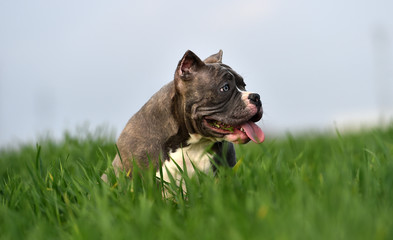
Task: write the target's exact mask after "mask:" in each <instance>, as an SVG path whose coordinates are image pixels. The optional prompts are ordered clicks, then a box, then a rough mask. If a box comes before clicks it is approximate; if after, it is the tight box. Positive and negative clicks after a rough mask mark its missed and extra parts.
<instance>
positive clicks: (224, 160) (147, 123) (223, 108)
mask: <svg viewBox="0 0 393 240" xmlns="http://www.w3.org/2000/svg"><path fill="white" fill-rule="evenodd" d="M222 55H223V52H222V50H220V51H219V52H218V53H216V54H213V55H211V56H210V57H208V58H206V59H205V60H204V61H202V60H201V59H200V58H199V57H198V56H197V55H196V54H195V53H193V52H192V51H190V50H188V51H187V52H186V53H185V54H184V56H183V57H182V58H181V60H180V61H179V63H178V65H177V68H176V71H175V76H174V80H173V81H171V82H169V83H168V84H166V85H165V86H164V87H162V88H161V89H160V90H159V91H158V92H157V93H155V94H154V95H153V96H152V97H151V98H150V100H149V101H148V102H147V103H146V104H145V105H144V106H143V107H142V108H141V109H140V110H139V111H138V112H137V113H136V114H135V115H134V116H133V117H131V119H130V120H129V121H128V123H127V124H126V126H125V128H124V130H123V131H122V132H121V134H120V136H119V138H118V141H117V147H118V154H117V155H116V157H115V158H114V160H113V162H112V165H113V167H114V171H115V173H116V175H117V174H118V172H119V171H120V170H123V171H126V172H128V174H130V173H132V168H133V161H135V163H136V164H137V166H138V167H139V168H141V169H147V168H149V167H151V166H149V165H150V164H153V165H154V166H153V167H154V168H155V169H157V174H156V176H157V177H160V176H161V177H163V180H164V181H167V182H169V181H170V177H169V174H170V175H172V176H173V177H174V179H176V180H179V178H180V174H179V169H178V166H183V164H186V165H185V166H186V168H187V173H188V175H189V176H192V175H193V174H194V173H195V169H194V168H198V169H199V170H201V171H203V172H209V171H215V170H216V166H217V165H222V164H225V165H227V166H229V167H233V166H234V165H235V164H236V153H235V149H234V145H233V143H239V144H243V143H247V142H249V141H250V140H252V141H254V142H256V143H261V142H263V141H264V139H265V135H264V133H263V131H262V130H261V129H260V128H259V127H258V126H257V125H256V124H255V122H257V121H259V120H260V119H261V118H262V115H263V109H262V102H261V99H260V95H259V94H257V93H252V92H247V91H246V89H245V86H246V84H245V83H244V80H243V78H242V77H241V76H240V75H239V74H237V73H236V72H235V71H234V70H233V69H232V68H231V67H229V66H228V65H225V64H223V63H222ZM119 154H120V155H119ZM160 166H161V167H162V169H163V171H162V175H161V174H160V171H159V169H160ZM130 177H131V175H130ZM102 179H103V180H104V181H107V176H106V174H103V175H102Z"/></svg>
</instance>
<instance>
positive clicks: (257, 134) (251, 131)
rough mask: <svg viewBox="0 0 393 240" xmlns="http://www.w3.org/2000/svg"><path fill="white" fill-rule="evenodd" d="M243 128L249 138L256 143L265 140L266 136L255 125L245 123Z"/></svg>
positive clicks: (249, 122)
mask: <svg viewBox="0 0 393 240" xmlns="http://www.w3.org/2000/svg"><path fill="white" fill-rule="evenodd" d="M241 127H242V128H243V129H244V131H245V132H246V134H247V136H248V137H249V138H250V139H251V140H253V141H254V142H256V143H261V142H263V140H265V134H264V133H263V132H262V129H260V128H259V127H258V126H257V125H256V124H255V123H253V122H251V121H248V122H246V123H243V124H242V125H241Z"/></svg>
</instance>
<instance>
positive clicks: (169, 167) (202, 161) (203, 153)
mask: <svg viewBox="0 0 393 240" xmlns="http://www.w3.org/2000/svg"><path fill="white" fill-rule="evenodd" d="M187 143H188V144H189V145H188V146H187V147H183V148H178V149H176V151H173V152H170V153H169V158H170V159H167V160H166V161H164V163H163V165H162V173H163V179H164V181H166V182H170V178H169V174H171V175H172V176H173V178H174V179H175V180H176V181H180V179H181V174H180V172H179V169H178V166H179V167H180V168H181V169H182V171H185V170H187V174H188V176H189V177H192V176H193V175H194V174H195V168H197V169H198V170H199V171H202V172H205V173H207V172H209V171H212V166H211V163H210V161H211V159H212V154H211V153H209V152H207V149H208V147H209V146H210V145H211V143H212V142H210V141H206V140H204V139H202V137H201V136H200V135H196V134H192V135H191V137H190V139H189V140H188V142H187ZM156 176H157V177H160V171H158V172H157V174H156Z"/></svg>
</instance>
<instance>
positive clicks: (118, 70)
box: [0, 0, 393, 145]
mask: <svg viewBox="0 0 393 240" xmlns="http://www.w3.org/2000/svg"><path fill="white" fill-rule="evenodd" d="M392 12H393V1H391V0H368V1H359V0H330V1H313V0H265V1H257V0H255V1H253V0H242V1H189V2H188V1H158V0H147V1H80V0H78V1H76V0H75V1H53V0H47V1H41V0H39V1H27V0H26V1H23V0H21V1H19V0H15V1H1V2H0V145H4V144H12V143H15V142H21V141H22V142H25V141H35V139H36V137H37V136H40V135H43V134H45V133H47V132H50V133H51V134H52V135H53V136H56V137H58V136H61V134H62V133H63V132H64V131H65V130H66V129H68V130H75V129H76V126H80V125H82V124H84V123H89V124H90V126H91V127H90V129H94V128H95V127H96V126H100V125H103V124H106V126H108V127H109V128H111V129H114V130H115V133H116V135H117V136H118V134H120V132H121V130H122V129H123V127H124V125H125V124H126V122H127V121H128V119H129V118H130V117H131V116H132V114H134V113H135V112H136V111H137V110H138V109H139V108H140V107H141V106H142V105H143V103H145V102H146V101H147V100H148V99H149V98H150V96H151V95H152V94H154V93H155V92H156V91H157V90H158V89H159V88H160V87H161V86H163V85H164V84H165V83H167V82H169V81H171V80H172V79H173V74H174V70H175V67H176V65H177V62H178V61H179V60H180V59H181V57H182V55H183V54H184V52H185V51H186V50H187V49H190V50H192V51H194V52H195V53H196V54H197V55H199V56H200V57H201V58H205V57H207V56H209V55H211V54H213V53H216V52H218V50H219V49H222V50H223V51H224V57H223V62H224V63H226V64H228V65H230V66H231V67H232V68H233V69H235V70H236V71H237V72H238V73H240V74H241V75H243V77H244V78H245V81H246V83H247V90H249V91H255V92H258V93H259V94H260V95H261V98H262V101H263V105H264V110H265V115H264V118H263V120H262V121H261V122H260V126H261V127H262V129H264V130H265V131H266V132H269V131H271V132H286V131H298V130H299V129H315V128H317V129H322V130H323V129H326V128H330V127H333V126H335V124H337V123H341V122H350V123H353V124H358V123H361V122H367V121H373V120H375V119H377V118H378V116H380V115H381V114H384V115H386V116H392V114H391V113H392V110H393V96H392V95H393V78H392V77H393V72H392V69H393V14H392ZM267 137H269V136H267Z"/></svg>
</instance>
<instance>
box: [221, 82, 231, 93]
mask: <svg viewBox="0 0 393 240" xmlns="http://www.w3.org/2000/svg"><path fill="white" fill-rule="evenodd" d="M229 89H230V87H229V84H225V85H224V86H223V87H222V88H220V91H221V92H228V91H229Z"/></svg>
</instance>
